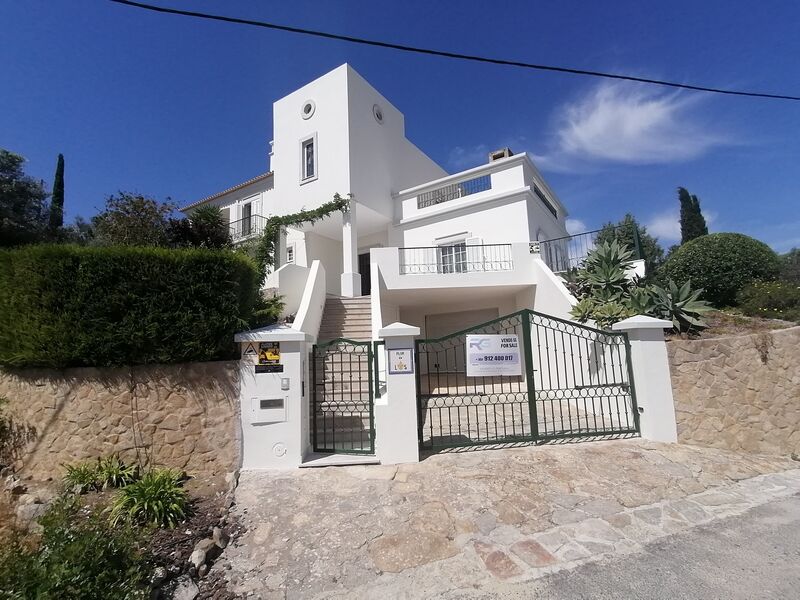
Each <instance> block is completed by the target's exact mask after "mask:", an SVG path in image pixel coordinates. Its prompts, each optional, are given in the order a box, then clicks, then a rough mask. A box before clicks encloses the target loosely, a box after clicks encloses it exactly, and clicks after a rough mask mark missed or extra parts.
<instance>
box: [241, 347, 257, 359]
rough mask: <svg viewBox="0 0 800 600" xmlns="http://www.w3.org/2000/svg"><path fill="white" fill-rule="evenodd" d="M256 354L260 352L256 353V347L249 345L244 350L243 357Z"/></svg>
mask: <svg viewBox="0 0 800 600" xmlns="http://www.w3.org/2000/svg"><path fill="white" fill-rule="evenodd" d="M256 354H258V352H256V347H255V346H253V344H247V348H245V349H244V353H243V354H242V356H255V355H256Z"/></svg>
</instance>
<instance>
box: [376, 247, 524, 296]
mask: <svg viewBox="0 0 800 600" xmlns="http://www.w3.org/2000/svg"><path fill="white" fill-rule="evenodd" d="M370 262H371V263H375V264H376V266H377V267H378V270H379V273H380V278H379V279H375V278H374V277H375V275H374V272H373V285H372V289H373V293H375V286H376V285H378V284H380V285H381V286H382V288H383V289H385V290H388V291H392V290H395V291H400V290H409V291H410V290H428V292H431V291H433V290H445V289H447V290H456V289H462V290H468V289H473V290H474V289H477V288H482V289H490V288H493V287H496V286H500V287H503V288H511V287H515V288H519V287H521V286H526V285H527V286H530V285H533V284H535V282H536V276H535V274H534V267H533V262H534V261H533V256H532V255H531V253H530V245H529V244H528V242H524V243H512V244H484V245H467V244H464V243H460V244H448V245H442V246H432V247H418V248H372V249H371V250H370ZM454 298H458V294H456V296H454Z"/></svg>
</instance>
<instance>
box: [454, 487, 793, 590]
mask: <svg viewBox="0 0 800 600" xmlns="http://www.w3.org/2000/svg"><path fill="white" fill-rule="evenodd" d="M447 597H448V598H464V599H466V598H470V599H475V598H482V599H483V598H486V599H488V598H498V599H503V600H505V599H512V598H526V599H547V600H562V599H564V600H566V599H569V600H579V599H584V598H586V599H589V598H591V599H592V600H605V599H608V600H612V599H613V600H628V599H630V600H634V599H635V600H648V599H653V600H656V599H669V600H683V599H686V600H690V599H691V600H717V599H719V600H760V599H764V600H766V599H769V600H778V599H784V598H786V599H795V598H800V496H792V497H790V498H788V499H785V500H779V501H775V502H771V503H769V504H765V505H762V506H760V507H757V508H754V509H752V510H751V511H749V512H747V513H745V514H744V515H740V516H738V517H731V518H728V519H724V520H722V521H717V522H715V523H712V524H710V525H707V526H702V527H697V528H695V529H692V530H690V531H688V532H685V533H682V534H678V535H675V536H672V537H669V538H665V539H661V540H659V541H657V542H654V543H651V544H649V545H647V546H645V547H644V549H643V550H642V551H639V552H636V553H633V554H628V555H624V556H618V557H614V558H611V559H607V560H604V561H601V562H597V563H593V564H587V565H584V566H582V567H579V568H577V569H574V570H571V571H562V572H560V573H556V574H554V575H551V576H548V577H544V578H542V579H539V580H536V581H534V582H530V583H525V584H512V585H506V586H504V585H502V584H499V585H498V586H497V587H496V588H495V589H491V590H489V589H483V590H481V591H480V592H477V591H472V592H467V593H464V592H461V593H458V592H456V593H452V594H448V596H447Z"/></svg>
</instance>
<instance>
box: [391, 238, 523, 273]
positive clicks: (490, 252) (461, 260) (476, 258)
mask: <svg viewBox="0 0 800 600" xmlns="http://www.w3.org/2000/svg"><path fill="white" fill-rule="evenodd" d="M399 251H400V274H401V275H415V274H421V273H480V272H488V271H511V270H513V268H514V261H513V259H512V257H511V244H486V245H475V246H468V245H467V244H465V243H461V244H450V245H446V246H430V247H419V248H399Z"/></svg>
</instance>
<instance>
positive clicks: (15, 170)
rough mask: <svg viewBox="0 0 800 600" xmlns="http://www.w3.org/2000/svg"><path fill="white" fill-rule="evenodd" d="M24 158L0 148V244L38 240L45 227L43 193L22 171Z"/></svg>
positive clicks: (45, 217)
mask: <svg viewBox="0 0 800 600" xmlns="http://www.w3.org/2000/svg"><path fill="white" fill-rule="evenodd" d="M24 162H25V159H24V158H23V157H22V156H20V155H19V154H14V153H13V152H9V151H8V150H4V149H2V148H0V246H18V245H21V244H30V243H34V242H38V241H40V240H41V239H42V238H43V236H44V232H45V229H46V227H47V208H46V205H45V199H46V198H47V193H46V192H45V191H44V186H43V185H42V183H41V182H39V181H36V180H35V179H33V178H32V177H29V176H28V175H26V174H25V172H24V171H23V169H22V165H23V163H24Z"/></svg>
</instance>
